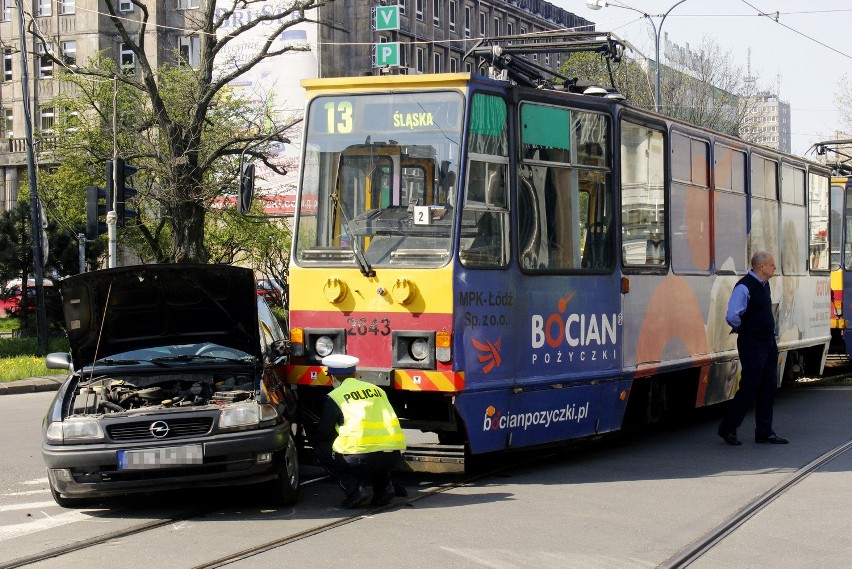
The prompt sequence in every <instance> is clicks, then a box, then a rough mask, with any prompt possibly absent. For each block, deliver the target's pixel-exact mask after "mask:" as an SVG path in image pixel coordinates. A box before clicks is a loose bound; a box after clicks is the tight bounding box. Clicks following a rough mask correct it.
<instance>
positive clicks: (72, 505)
mask: <svg viewBox="0 0 852 569" xmlns="http://www.w3.org/2000/svg"><path fill="white" fill-rule="evenodd" d="M50 494H51V496H53V501H54V502H56V504H57V505H58V506H59V507H60V508H68V509H76V508H83V507H85V506H88V505H89V504H91V503H92V499H91V498H65V497H63V496H62V494H60V493H59V492H58V491H57V490H56V489H55V488H54V487H53V484H51V485H50Z"/></svg>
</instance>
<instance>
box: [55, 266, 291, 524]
mask: <svg viewBox="0 0 852 569" xmlns="http://www.w3.org/2000/svg"><path fill="white" fill-rule="evenodd" d="M59 288H60V290H61V293H62V301H63V309H64V314H65V323H66V330H67V333H68V339H69V343H70V347H71V353H70V354H67V353H59V354H49V355H48V356H47V366H48V367H49V368H54V369H60V368H61V369H68V370H69V371H70V375H69V376H68V378H67V379H66V381H65V382H64V384H63V385H62V387H61V388H60V389H59V391H58V392H57V394H56V397H55V399H54V400H53V403H52V404H51V406H50V409H49V410H48V412H47V416H46V417H45V421H44V440H43V445H42V455H43V457H44V461H45V464H46V465H47V469H48V477H49V480H50V489H51V492H52V494H53V497H54V499H55V500H56V502H57V503H58V504H59V505H60V506H64V507H75V506H80V505H82V504H84V503H85V502H88V501H90V499H91V498H100V497H107V496H115V495H123V494H126V493H129V492H148V491H152V490H164V489H175V488H183V487H197V486H202V485H205V486H215V485H233V484H250V483H265V485H266V488H264V489H263V495H264V496H267V497H268V498H269V499H271V500H272V501H274V502H275V503H278V504H289V503H293V502H295V500H296V498H297V492H298V487H299V461H298V453H297V448H296V444H295V442H294V440H293V426H292V420H293V417H294V414H295V408H296V400H295V392H294V391H293V390H292V389H291V388H290V387H289V386H288V385H287V384H286V383H285V381H284V376H283V371H284V367H283V364H284V363H286V361H285V355H284V354H286V352H287V345H286V344H287V342H288V339H287V338H286V337H285V335H284V332H283V331H282V329H281V327H280V326H279V324H278V322H277V320H276V319H275V318H274V316H273V314H272V313H271V311H270V310H269V307H268V306H267V305H266V303H265V302H264V300H263V299H262V298H259V297H258V296H257V294H256V293H255V279H254V274H253V272H252V271H251V270H249V269H243V268H239V267H232V266H225V265H179V264H173V265H142V266H133V267H121V268H116V269H106V270H103V271H95V272H91V273H84V274H80V275H77V276H73V277H69V278H67V279H65V280H63V281H62V282H61V283H60V285H59Z"/></svg>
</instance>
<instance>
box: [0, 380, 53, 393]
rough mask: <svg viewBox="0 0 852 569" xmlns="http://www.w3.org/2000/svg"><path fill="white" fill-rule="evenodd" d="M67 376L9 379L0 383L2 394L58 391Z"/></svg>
mask: <svg viewBox="0 0 852 569" xmlns="http://www.w3.org/2000/svg"><path fill="white" fill-rule="evenodd" d="M65 377H66V376H64V375H45V376H41V377H30V378H27V379H19V380H17V381H7V382H4V383H0V395H16V394H18V393H36V392H39V391H57V390H58V389H59V386H60V385H62V384H63V383H64V382H65Z"/></svg>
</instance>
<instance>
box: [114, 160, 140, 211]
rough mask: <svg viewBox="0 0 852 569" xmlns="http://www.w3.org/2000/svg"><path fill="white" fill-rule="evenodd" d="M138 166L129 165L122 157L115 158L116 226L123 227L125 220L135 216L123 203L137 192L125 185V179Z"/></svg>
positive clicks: (134, 171) (130, 175) (135, 170)
mask: <svg viewBox="0 0 852 569" xmlns="http://www.w3.org/2000/svg"><path fill="white" fill-rule="evenodd" d="M138 170H139V168H137V167H136V166H131V165H130V164H127V163H125V162H124V160H123V159H121V158H117V159H116V174H117V179H116V181H115V215H116V218H117V219H118V226H119V227H124V225H125V220H127V219H128V218H134V217H136V212H135V211H134V210H132V209H127V207H125V204H126V202H127V200H129V199H131V198H132V197H133V196H135V195H136V194H137V193H139V192H137V191H136V188H131V187H130V186H128V185H127V179H128V178H130V177H132V176H133V174H135V173H136V172H137V171H138Z"/></svg>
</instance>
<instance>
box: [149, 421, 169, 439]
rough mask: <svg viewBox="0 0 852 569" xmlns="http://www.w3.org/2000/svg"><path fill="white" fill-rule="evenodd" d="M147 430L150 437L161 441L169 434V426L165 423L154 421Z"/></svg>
mask: <svg viewBox="0 0 852 569" xmlns="http://www.w3.org/2000/svg"><path fill="white" fill-rule="evenodd" d="M148 430H149V431H151V436H152V437H154V438H157V439H162V438H163V437H165V436H166V435H168V434H169V424H168V423H166V422H165V421H154V422H153V423H151V427H150V428H149V429H148Z"/></svg>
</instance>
